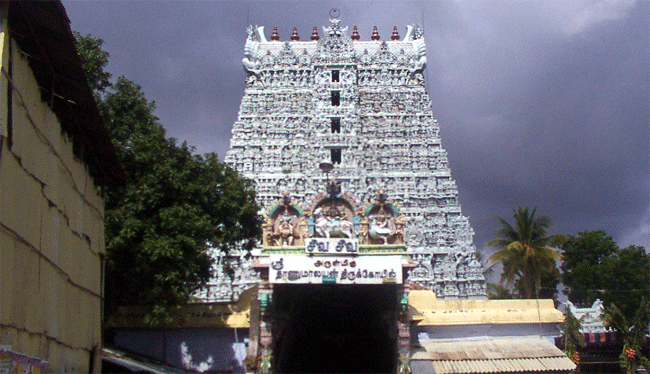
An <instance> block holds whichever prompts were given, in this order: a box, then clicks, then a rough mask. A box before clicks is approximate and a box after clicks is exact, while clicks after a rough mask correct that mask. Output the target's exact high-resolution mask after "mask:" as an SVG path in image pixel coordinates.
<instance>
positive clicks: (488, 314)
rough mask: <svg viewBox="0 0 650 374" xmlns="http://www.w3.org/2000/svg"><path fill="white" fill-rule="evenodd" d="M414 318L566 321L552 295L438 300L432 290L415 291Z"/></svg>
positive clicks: (433, 321)
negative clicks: (545, 296)
mask: <svg viewBox="0 0 650 374" xmlns="http://www.w3.org/2000/svg"><path fill="white" fill-rule="evenodd" d="M409 305H410V306H411V307H412V308H413V309H412V315H413V317H412V319H414V320H417V321H419V323H418V325H419V326H445V325H476V324H517V323H562V322H563V321H564V315H563V314H562V313H561V312H560V311H559V310H557V309H555V306H554V304H553V300H550V299H540V300H536V299H513V300H438V299H436V297H435V294H434V293H433V291H431V290H426V291H411V292H410V293H409Z"/></svg>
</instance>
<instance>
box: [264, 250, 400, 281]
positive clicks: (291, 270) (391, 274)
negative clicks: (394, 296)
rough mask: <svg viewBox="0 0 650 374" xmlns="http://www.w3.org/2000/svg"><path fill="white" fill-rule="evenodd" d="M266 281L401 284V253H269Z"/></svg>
mask: <svg viewBox="0 0 650 374" xmlns="http://www.w3.org/2000/svg"><path fill="white" fill-rule="evenodd" d="M270 262H271V266H269V281H270V282H271V283H283V284H308V283H315V284H321V283H336V284H383V283H402V257H401V256H359V257H336V256H318V257H307V256H304V255H271V256H270Z"/></svg>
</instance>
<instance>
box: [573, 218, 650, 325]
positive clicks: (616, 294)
mask: <svg viewBox="0 0 650 374" xmlns="http://www.w3.org/2000/svg"><path fill="white" fill-rule="evenodd" d="M562 252H563V263H562V266H561V269H562V279H563V282H564V284H565V285H566V286H567V287H568V297H569V300H571V302H573V303H575V304H577V305H583V306H587V305H591V304H593V302H594V301H596V299H600V300H602V301H603V303H604V304H605V306H609V305H611V304H612V303H616V305H617V309H619V310H620V311H621V312H622V313H623V314H624V315H626V316H628V318H631V316H633V315H634V313H635V312H636V310H637V309H638V308H639V305H640V302H641V298H642V297H643V296H644V295H648V294H649V293H650V278H649V277H650V255H648V253H647V252H646V251H645V248H643V247H640V246H634V245H633V246H629V247H627V248H623V249H621V248H619V247H618V245H617V244H616V242H614V240H613V239H612V237H611V236H608V235H607V234H606V233H605V231H603V230H595V231H583V232H580V233H578V235H577V236H574V237H571V238H570V239H569V240H568V241H567V242H566V243H565V244H564V245H563V246H562Z"/></svg>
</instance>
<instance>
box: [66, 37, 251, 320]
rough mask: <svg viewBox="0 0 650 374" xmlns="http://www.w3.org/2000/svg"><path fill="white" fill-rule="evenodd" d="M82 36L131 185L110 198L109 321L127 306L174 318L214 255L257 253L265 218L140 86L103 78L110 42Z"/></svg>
mask: <svg viewBox="0 0 650 374" xmlns="http://www.w3.org/2000/svg"><path fill="white" fill-rule="evenodd" d="M77 38H78V44H77V47H78V50H79V55H80V57H81V59H82V61H83V63H84V67H85V71H86V72H88V73H89V76H88V79H89V81H91V83H90V85H91V87H93V88H94V89H95V94H96V97H97V98H98V100H99V103H98V105H99V108H100V111H101V112H102V114H103V116H104V119H105V121H106V127H107V129H108V131H109V134H110V135H111V137H112V140H113V143H114V145H115V148H116V151H117V154H118V156H119V158H120V161H121V163H122V165H123V166H124V169H125V171H126V173H127V176H128V177H129V183H128V184H127V186H126V187H124V188H122V189H108V190H106V191H105V200H106V219H105V226H106V280H105V284H106V301H105V308H106V315H107V316H110V315H111V314H112V313H113V312H114V311H115V310H116V308H117V307H119V306H132V305H140V306H145V307H147V308H148V310H149V313H148V314H147V315H146V317H145V319H146V322H148V323H150V324H152V325H155V324H160V323H163V322H165V321H166V320H168V317H169V312H170V310H171V308H173V307H174V306H178V305H182V304H184V303H186V302H187V301H188V300H189V297H190V296H191V294H192V293H193V292H195V291H196V290H197V289H199V288H200V287H201V286H202V285H204V284H205V282H206V281H207V279H208V278H209V277H210V274H211V272H210V269H211V266H212V265H213V264H212V260H211V258H210V256H209V252H208V251H209V248H211V247H214V248H218V249H220V250H222V251H224V252H226V253H227V252H228V251H229V250H231V249H233V248H235V247H238V248H243V249H245V250H250V249H251V248H252V247H253V246H254V244H255V243H256V241H257V240H258V239H259V237H260V231H261V230H260V227H261V220H260V217H259V215H258V210H259V207H258V205H257V204H256V202H255V193H254V189H253V186H252V183H251V182H250V181H248V180H245V179H243V178H241V177H240V176H239V175H238V174H237V173H236V172H235V171H234V170H233V169H232V168H230V167H229V166H227V165H225V164H223V163H221V162H219V160H218V158H217V156H216V154H214V153H208V154H205V155H196V154H194V148H192V147H190V146H188V145H187V144H186V143H182V144H180V145H178V144H176V141H175V139H173V138H168V137H166V133H165V129H164V127H163V126H162V125H161V124H160V123H159V122H158V118H156V117H155V115H154V114H153V112H154V109H155V105H154V103H153V102H149V101H148V100H147V99H146V97H145V95H144V93H143V92H142V90H141V88H140V86H138V85H137V84H135V83H133V82H131V81H129V80H127V79H126V78H124V77H119V78H118V79H117V82H116V83H115V84H114V85H112V84H110V82H109V83H108V84H106V81H105V79H108V78H107V77H109V76H110V75H107V74H105V73H104V72H103V69H104V67H105V65H106V62H107V61H108V54H107V53H106V52H104V51H102V50H101V45H102V41H101V39H97V38H93V37H92V36H90V35H87V36H80V35H77Z"/></svg>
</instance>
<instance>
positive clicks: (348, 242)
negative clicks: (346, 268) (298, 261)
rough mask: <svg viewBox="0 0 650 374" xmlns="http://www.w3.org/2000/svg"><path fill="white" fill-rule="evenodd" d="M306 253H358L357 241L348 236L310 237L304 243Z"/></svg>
mask: <svg viewBox="0 0 650 374" xmlns="http://www.w3.org/2000/svg"><path fill="white" fill-rule="evenodd" d="M305 253H307V254H330V255H344V254H350V255H352V254H357V253H359V241H358V240H357V239H348V238H310V239H309V240H308V241H307V244H306V245H305Z"/></svg>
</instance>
